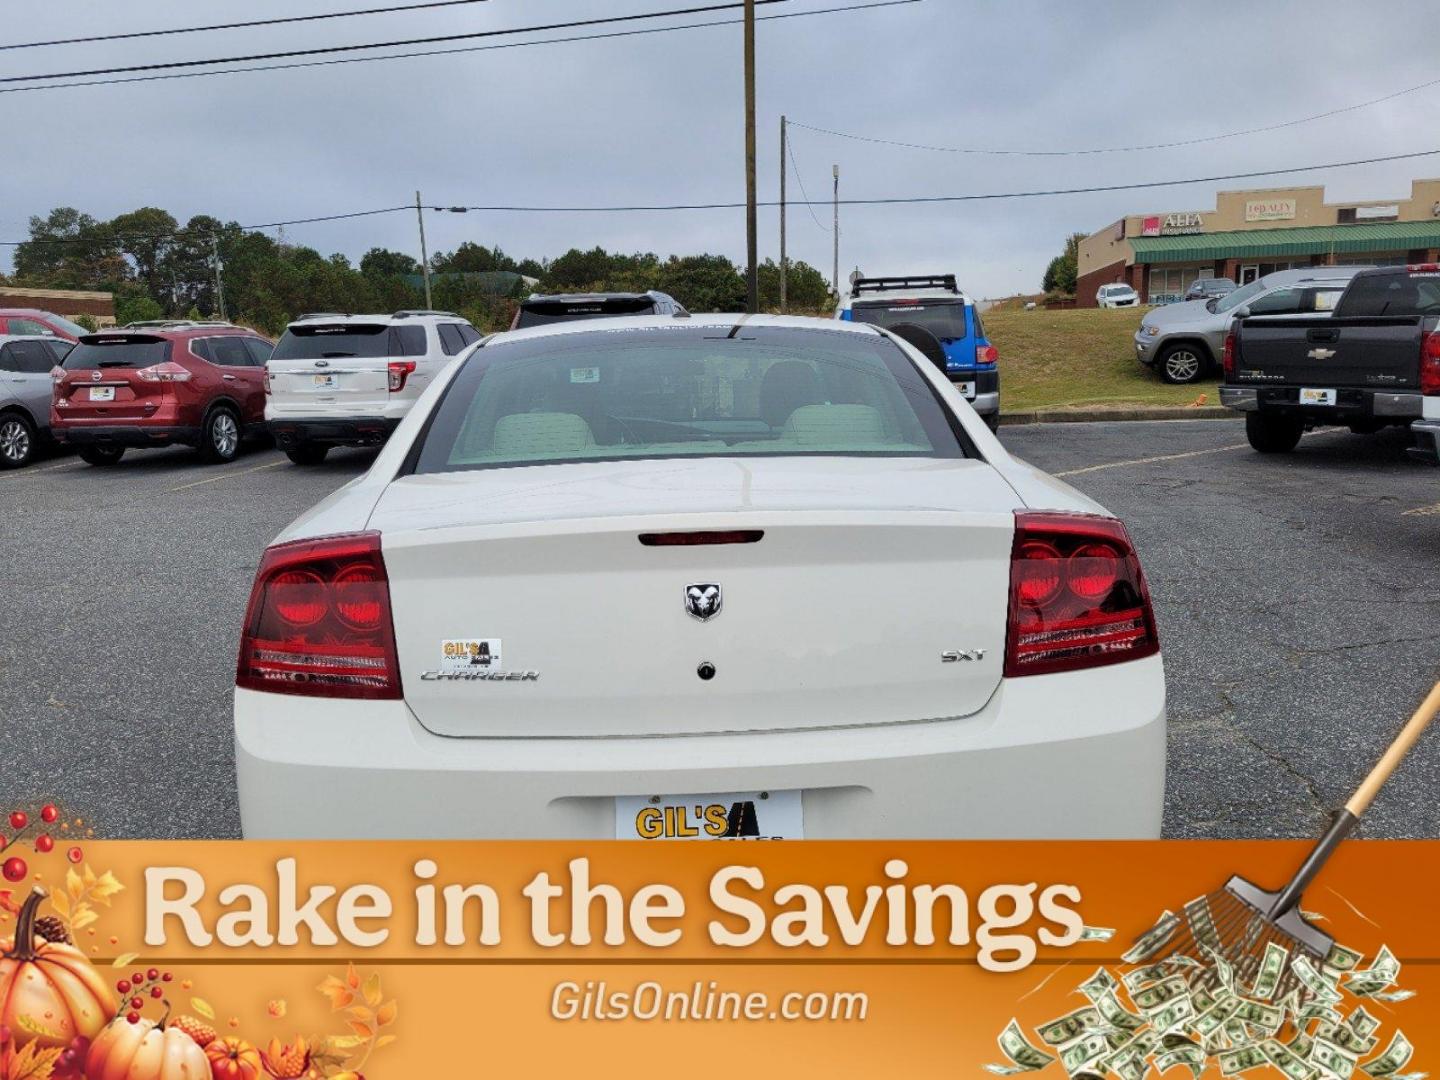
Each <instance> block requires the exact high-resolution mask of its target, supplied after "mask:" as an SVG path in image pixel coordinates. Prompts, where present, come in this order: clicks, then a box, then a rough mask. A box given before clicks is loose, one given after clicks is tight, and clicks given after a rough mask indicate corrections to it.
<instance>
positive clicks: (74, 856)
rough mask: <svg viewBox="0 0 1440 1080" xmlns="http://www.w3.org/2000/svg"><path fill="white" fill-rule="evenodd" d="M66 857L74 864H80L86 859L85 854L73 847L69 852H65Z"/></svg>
mask: <svg viewBox="0 0 1440 1080" xmlns="http://www.w3.org/2000/svg"><path fill="white" fill-rule="evenodd" d="M65 857H66V858H67V859H69V860H70V861H71V862H73V863H78V862H79V861H80V860H81V859H83V858H85V853H84V852H83V851H81V850H80V849H79V848H78V847H72V848H71V849H70V850H69V851H67V852H65Z"/></svg>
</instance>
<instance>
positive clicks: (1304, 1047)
mask: <svg viewBox="0 0 1440 1080" xmlns="http://www.w3.org/2000/svg"><path fill="white" fill-rule="evenodd" d="M1285 1045H1286V1046H1288V1047H1289V1048H1290V1049H1291V1050H1293V1051H1294V1052H1295V1053H1297V1054H1299V1055H1300V1056H1301V1057H1303V1058H1308V1057H1310V1056H1311V1053H1312V1051H1314V1049H1315V1037H1314V1036H1313V1035H1307V1034H1306V1033H1305V1032H1303V1031H1301V1032H1299V1033H1297V1034H1296V1036H1295V1037H1294V1038H1293V1039H1291V1040H1290V1041H1289V1042H1287V1043H1286V1044H1285Z"/></svg>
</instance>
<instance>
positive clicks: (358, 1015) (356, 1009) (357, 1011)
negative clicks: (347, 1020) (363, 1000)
mask: <svg viewBox="0 0 1440 1080" xmlns="http://www.w3.org/2000/svg"><path fill="white" fill-rule="evenodd" d="M345 1011H346V1012H347V1013H349V1014H350V1015H351V1016H353V1017H354V1018H355V1019H356V1020H363V1021H364V1022H365V1023H367V1024H368V1023H369V1022H370V1021H371V1020H373V1019H375V1014H374V1013H372V1012H371V1011H370V1010H369V1009H367V1008H366V1007H365V1006H364V1005H356V1006H353V1007H352V1008H349V1009H346V1010H345Z"/></svg>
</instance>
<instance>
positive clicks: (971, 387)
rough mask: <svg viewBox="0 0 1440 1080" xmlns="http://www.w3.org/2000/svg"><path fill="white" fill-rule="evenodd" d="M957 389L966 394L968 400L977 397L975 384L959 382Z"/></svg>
mask: <svg viewBox="0 0 1440 1080" xmlns="http://www.w3.org/2000/svg"><path fill="white" fill-rule="evenodd" d="M955 389H956V390H959V391H960V393H962V394H964V395H965V396H966V397H967V398H973V397H974V396H975V384H974V383H973V382H957V383H956V384H955Z"/></svg>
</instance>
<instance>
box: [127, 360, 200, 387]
mask: <svg viewBox="0 0 1440 1080" xmlns="http://www.w3.org/2000/svg"><path fill="white" fill-rule="evenodd" d="M135 375H136V377H137V378H139V379H140V380H142V381H143V382H189V381H190V372H189V371H187V370H186V369H185V368H183V367H181V366H180V365H179V364H176V363H174V362H172V361H170V360H166V361H165V362H164V363H163V364H152V365H151V366H150V367H147V368H141V369H140V370H139V371H137V372H135Z"/></svg>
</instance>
